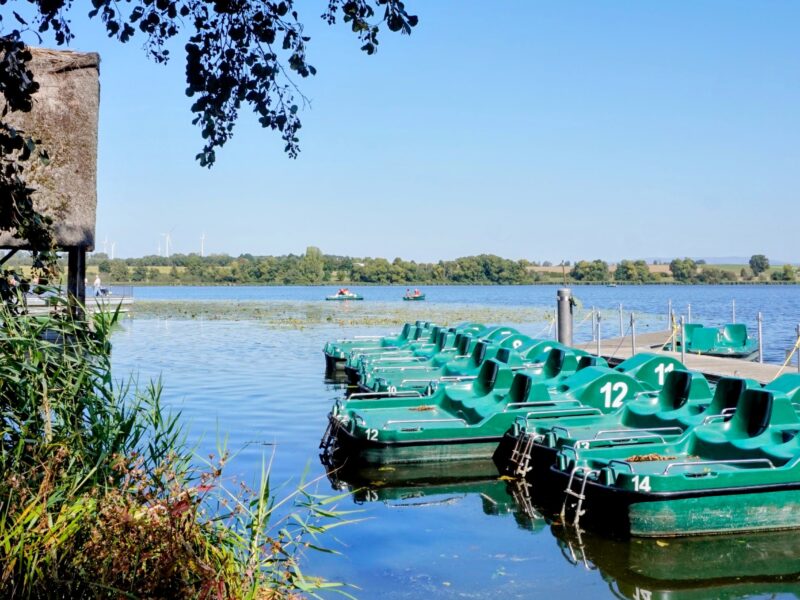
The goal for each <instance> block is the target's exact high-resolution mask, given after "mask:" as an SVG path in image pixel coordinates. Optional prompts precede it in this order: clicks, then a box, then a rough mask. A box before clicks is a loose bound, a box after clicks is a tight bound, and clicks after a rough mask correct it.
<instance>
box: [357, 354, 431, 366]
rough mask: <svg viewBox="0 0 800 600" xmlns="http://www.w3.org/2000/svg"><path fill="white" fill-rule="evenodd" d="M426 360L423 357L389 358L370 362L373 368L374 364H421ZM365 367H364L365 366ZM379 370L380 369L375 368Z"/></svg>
mask: <svg viewBox="0 0 800 600" xmlns="http://www.w3.org/2000/svg"><path fill="white" fill-rule="evenodd" d="M425 360H428V359H427V358H425V357H424V356H410V355H409V356H394V357H389V358H376V359H375V360H373V361H371V362H372V364H373V366H374V365H375V363H387V362H402V361H406V362H422V361H425ZM365 366H366V365H365ZM377 368H380V367H377Z"/></svg>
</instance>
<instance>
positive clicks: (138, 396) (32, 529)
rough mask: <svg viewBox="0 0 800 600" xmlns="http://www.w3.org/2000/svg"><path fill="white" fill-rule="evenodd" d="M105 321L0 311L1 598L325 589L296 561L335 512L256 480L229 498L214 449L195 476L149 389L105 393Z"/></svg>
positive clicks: (111, 321) (325, 503)
mask: <svg viewBox="0 0 800 600" xmlns="http://www.w3.org/2000/svg"><path fill="white" fill-rule="evenodd" d="M116 320H117V313H114V314H109V313H102V312H101V313H97V314H96V315H95V316H94V317H93V318H92V320H91V322H89V323H87V322H83V321H75V320H73V319H72V318H70V317H69V316H68V313H66V312H64V313H63V314H60V315H59V314H56V315H50V316H44V317H33V316H29V315H14V314H12V313H11V312H9V311H8V310H7V309H5V308H2V306H0V322H2V326H1V327H0V427H2V436H0V473H1V475H0V506H2V511H0V547H2V548H3V552H2V553H0V595H2V596H3V597H20V598H39V597H50V598H106V597H108V598H122V597H147V598H165V599H166V598H211V597H214V598H273V597H274V598H283V597H290V596H292V595H293V594H296V593H298V592H301V591H302V592H308V593H314V591H315V590H317V589H322V588H329V587H331V586H333V585H334V584H331V583H326V582H322V581H319V580H315V579H309V578H307V577H306V576H304V574H303V573H302V571H301V569H300V566H299V562H298V561H299V558H300V557H301V556H302V553H303V552H305V551H306V549H307V548H317V547H318V546H319V542H318V540H317V538H319V536H320V535H321V534H323V533H324V532H325V531H326V530H327V529H328V528H329V527H330V526H332V525H338V524H341V523H343V522H346V521H343V520H342V517H343V513H341V512H338V511H336V510H335V509H334V508H332V503H333V502H335V501H336V500H337V498H335V497H334V498H326V497H319V496H314V495H311V494H310V492H309V491H308V490H309V484H301V486H300V487H299V488H298V489H297V490H296V491H295V492H294V493H292V494H290V495H289V496H287V497H286V498H283V499H279V498H275V497H274V496H273V495H272V493H271V491H270V486H269V472H268V470H266V469H265V470H264V472H263V473H262V478H261V481H260V484H259V485H258V486H257V487H256V488H255V489H252V490H251V489H248V488H247V487H237V488H236V489H235V490H229V489H228V488H227V487H226V486H225V485H223V483H222V481H223V480H222V478H221V477H222V470H223V467H224V465H225V463H226V462H227V460H228V458H229V457H228V453H227V451H226V450H225V449H224V448H221V449H220V451H219V457H218V458H216V459H214V458H212V460H210V461H209V462H208V463H207V464H205V465H203V464H200V465H195V464H194V459H193V457H192V454H191V452H190V451H189V450H188V449H187V448H186V446H185V445H184V433H183V430H182V428H181V425H180V423H179V415H176V414H169V413H167V412H165V411H164V409H163V408H162V407H161V403H160V386H159V385H158V384H151V385H150V386H148V387H146V388H144V389H142V390H141V391H137V390H135V389H133V388H132V387H131V386H130V385H126V386H123V387H121V388H120V387H118V386H117V385H116V384H115V383H114V380H113V378H112V376H111V368H110V350H111V345H110V334H111V331H112V329H113V328H114V326H115V323H116ZM311 483H313V482H311ZM331 524H332V525H331Z"/></svg>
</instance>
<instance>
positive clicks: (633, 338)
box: [631, 313, 636, 356]
mask: <svg viewBox="0 0 800 600" xmlns="http://www.w3.org/2000/svg"><path fill="white" fill-rule="evenodd" d="M634 354H636V317H634V316H633V313H631V356H633V355H634Z"/></svg>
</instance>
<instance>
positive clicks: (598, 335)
mask: <svg viewBox="0 0 800 600" xmlns="http://www.w3.org/2000/svg"><path fill="white" fill-rule="evenodd" d="M601 320H602V319H601V317H600V313H599V312H598V313H597V356H600V321H601Z"/></svg>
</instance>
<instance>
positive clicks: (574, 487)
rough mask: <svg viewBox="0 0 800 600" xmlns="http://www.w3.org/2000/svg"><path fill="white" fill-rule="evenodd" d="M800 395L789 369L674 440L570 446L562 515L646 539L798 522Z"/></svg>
mask: <svg viewBox="0 0 800 600" xmlns="http://www.w3.org/2000/svg"><path fill="white" fill-rule="evenodd" d="M798 399H800V376H798V375H794V374H792V375H784V376H782V377H780V378H778V379H777V380H775V381H774V382H772V383H771V384H770V385H769V386H768V387H767V388H763V389H754V388H747V389H745V390H744V393H743V394H741V396H740V397H739V400H738V402H737V405H736V407H735V409H734V411H733V414H732V416H726V415H720V416H716V417H715V416H711V418H709V419H704V420H703V422H701V423H700V424H698V425H696V426H694V427H692V428H691V429H689V430H688V431H687V432H686V433H685V434H684V435H683V436H681V437H680V438H678V439H676V440H668V441H665V442H660V441H659V442H654V443H649V444H633V445H626V444H622V445H617V446H614V445H612V446H605V447H589V448H582V447H581V448H578V447H577V445H576V446H563V447H562V448H561V449H560V450H559V452H558V455H557V457H556V464H555V465H554V466H553V467H552V468H551V471H552V475H553V478H554V480H555V481H556V485H557V486H558V488H559V489H562V490H564V501H563V505H562V511H561V512H562V518H564V519H567V520H571V521H572V522H573V523H574V524H578V523H580V525H582V526H583V525H587V526H589V527H592V528H598V529H608V528H610V529H613V530H614V531H619V532H622V533H627V534H630V535H632V536H643V537H664V536H683V535H699V534H710V533H727V532H738V531H752V530H766V529H788V528H797V527H800V435H798V433H800V418H798V415H797V413H796V411H795V405H794V402H796V401H797V400H798Z"/></svg>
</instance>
